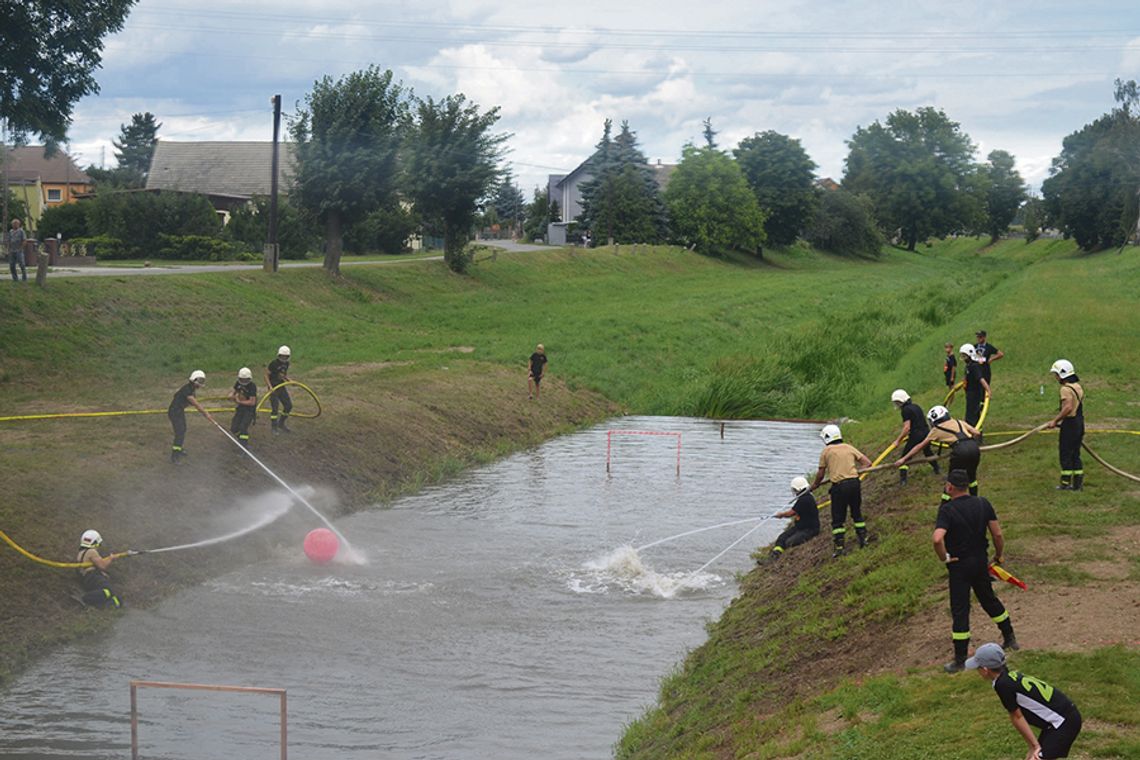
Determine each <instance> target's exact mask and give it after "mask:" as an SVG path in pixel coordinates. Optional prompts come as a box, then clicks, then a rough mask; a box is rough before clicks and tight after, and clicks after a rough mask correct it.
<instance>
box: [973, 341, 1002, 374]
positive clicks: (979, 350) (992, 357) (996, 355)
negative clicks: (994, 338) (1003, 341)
mask: <svg viewBox="0 0 1140 760" xmlns="http://www.w3.org/2000/svg"><path fill="white" fill-rule="evenodd" d="M974 338H975V339H976V340H977V342H976V343H975V344H974V354H975V361H977V362H978V364H980V365H982V376H983V377H985V378H986V383H987V384H988V383H990V382H991V380H990V367H991V366H992V365H993V363H994V362H996V361H997V360H998V359H1000V358H1002V357H1003V356H1005V352H1003V351H1002V350H1001V349H1000V348H998V347H997V346H995V345H993V344H992V343H988V342H986V331H985V330H978V331H977V332H976V333H974Z"/></svg>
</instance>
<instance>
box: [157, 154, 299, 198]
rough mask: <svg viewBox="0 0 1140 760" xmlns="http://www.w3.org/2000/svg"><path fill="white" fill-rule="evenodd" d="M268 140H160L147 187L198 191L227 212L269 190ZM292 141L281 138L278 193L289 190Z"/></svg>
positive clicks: (269, 160)
mask: <svg viewBox="0 0 1140 760" xmlns="http://www.w3.org/2000/svg"><path fill="white" fill-rule="evenodd" d="M272 166H273V143H272V142H270V141H265V142H171V141H169V140H159V141H158V143H157V144H156V145H155V147H154V156H153V157H152V158H151V160H150V171H149V172H148V173H147V177H146V189H147V190H149V191H177V192H184V193H198V194H199V195H204V196H206V197H207V198H209V199H210V203H212V204H214V208H215V209H216V210H217V211H218V212H219V213H221V214H223V215H228V214H229V212H230V211H232V210H233V209H234V208H236V207H237V206H240V205H242V204H244V203H246V202H248V201H249V200H250V199H251V198H253V197H254V196H257V195H262V196H268V195H269V194H270V192H271V180H272V174H273V172H272ZM292 166H293V144H292V143H280V153H279V161H278V167H277V183H278V192H279V193H281V194H282V195H285V194H287V193H288V192H289V182H290V177H291V176H292Z"/></svg>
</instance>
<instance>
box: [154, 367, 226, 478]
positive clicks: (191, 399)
mask: <svg viewBox="0 0 1140 760" xmlns="http://www.w3.org/2000/svg"><path fill="white" fill-rule="evenodd" d="M205 384H206V373H205V372H203V371H202V370H200V369H196V370H194V371H193V372H191V373H190V379H189V380H188V381H187V382H186V384H185V385H183V386H182V387H181V388H179V389H178V391H177V392H176V393H175V394H174V398H173V399H171V401H170V406H169V407H168V408H167V410H166V416H167V417H168V418H169V419H170V425H171V427H173V428H174V443H173V444H172V445H171V447H170V461H171V462H174V463H175V464H178V463H179V462H180V461H181V460H182V459H183V458H184V457H185V456H186V452H185V451H183V450H182V444H183V442H185V440H186V407H187V406H193V407H194V408H195V409H197V410H198V411H199V412H201V413H202V414H204V415H205V416H206V419H208V420H209V421H210V422H213V421H214V418H213V417H212V416H211V415H210V413H209V412H207V411H206V407H204V406H202V405H201V404H200V403H198V398H197V395H196V394H197V393H198V389H199V388H201V387H202V386H204V385H205Z"/></svg>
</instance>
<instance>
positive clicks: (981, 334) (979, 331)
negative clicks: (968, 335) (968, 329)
mask: <svg viewBox="0 0 1140 760" xmlns="http://www.w3.org/2000/svg"><path fill="white" fill-rule="evenodd" d="M978 335H980V336H982V337H983V338H984V337H986V331H985V330H978V331H977V332H976V333H974V336H975V337H977V336H978Z"/></svg>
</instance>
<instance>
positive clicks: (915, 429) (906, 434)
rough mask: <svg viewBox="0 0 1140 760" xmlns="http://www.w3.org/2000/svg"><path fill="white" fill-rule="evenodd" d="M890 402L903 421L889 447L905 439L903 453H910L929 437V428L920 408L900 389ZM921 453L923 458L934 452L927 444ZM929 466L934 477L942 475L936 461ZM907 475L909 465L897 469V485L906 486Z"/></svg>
mask: <svg viewBox="0 0 1140 760" xmlns="http://www.w3.org/2000/svg"><path fill="white" fill-rule="evenodd" d="M891 401H892V402H893V403H894V405H895V406H896V407H898V410H899V412H900V413H901V414H902V421H903V424H902V430H900V431H899V435H898V438H895V442H894V443H892V444H891V446H892V447H894V446H898V445H899V444H900V443H902V441H903V439H904V438H905V439H906V446H905V447H904V448H903V451H910V450H911V449H912V448H914V447H915V446H916V445H917V444H918V443H919V442H921V441H923V440H924V439H925V438H926V436H928V435H930V426H929V425H927V424H926V415H925V414H923V413H922V407H920V406H919V405H918V404H916V403H914V402H913V401H911V399H910V394H909V393H907V392H906V391H904V390H903V389H902V388H899V389H898V390H896V391H895V392H894V393H892V394H891ZM922 453H923V455H924V456H928V457H932V456H934V450H933V449H931V448H930V444H929V443H927V444H925V445H924V446H923V447H922ZM930 466H931V468H932V469H933V470H934V474H935V475H939V474H941V473H942V470H941V468H939V466H938V461H937V460H934V461H932V462H931V463H930ZM908 474H910V466H909V465H905V464H904V465H902V466H901V467H899V485H903V486H905V485H906V478H907V475H908Z"/></svg>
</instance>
